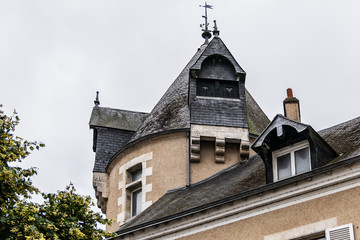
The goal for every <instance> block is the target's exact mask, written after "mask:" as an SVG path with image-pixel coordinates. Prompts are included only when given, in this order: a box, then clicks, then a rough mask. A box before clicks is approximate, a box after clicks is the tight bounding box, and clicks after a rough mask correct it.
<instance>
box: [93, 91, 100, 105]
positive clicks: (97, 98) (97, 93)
mask: <svg viewBox="0 0 360 240" xmlns="http://www.w3.org/2000/svg"><path fill="white" fill-rule="evenodd" d="M94 103H95V107H98V106H99V105H100V100H99V91H96V98H95V101H94Z"/></svg>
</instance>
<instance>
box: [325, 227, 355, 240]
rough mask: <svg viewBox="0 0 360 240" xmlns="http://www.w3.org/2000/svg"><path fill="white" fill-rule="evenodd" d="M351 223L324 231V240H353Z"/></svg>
mask: <svg viewBox="0 0 360 240" xmlns="http://www.w3.org/2000/svg"><path fill="white" fill-rule="evenodd" d="M354 239H355V238H354V229H353V225H352V223H349V224H346V225H342V226H339V227H335V228H330V229H326V240H354Z"/></svg>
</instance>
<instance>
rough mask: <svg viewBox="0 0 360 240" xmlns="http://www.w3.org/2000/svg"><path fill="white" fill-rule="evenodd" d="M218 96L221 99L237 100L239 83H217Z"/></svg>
mask: <svg viewBox="0 0 360 240" xmlns="http://www.w3.org/2000/svg"><path fill="white" fill-rule="evenodd" d="M219 82H220V94H219V97H222V98H239V82H237V81H219Z"/></svg>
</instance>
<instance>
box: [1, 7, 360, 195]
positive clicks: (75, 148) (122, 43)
mask: <svg viewBox="0 0 360 240" xmlns="http://www.w3.org/2000/svg"><path fill="white" fill-rule="evenodd" d="M199 4H203V2H201V1H197V0H178V1H173V0H153V1H148V0H137V1H129V0H128V1H125V0H116V1H115V0H107V1H104V0H102V1H95V0H61V1H60V0H59V1H51V0H42V1H40V0H32V1H28V0H11V1H10V0H0V83H1V84H0V89H1V92H0V103H1V104H3V105H4V107H3V109H4V110H5V111H6V113H7V114H8V115H11V113H12V111H13V109H16V111H17V112H18V113H19V116H20V119H21V123H20V126H19V127H18V129H17V130H16V132H17V134H18V135H20V136H22V137H24V138H25V139H28V140H39V141H42V142H44V143H45V144H46V147H45V148H43V149H41V150H40V151H38V152H35V153H33V154H32V155H31V157H29V158H28V160H26V161H25V162H26V164H27V166H28V165H31V166H36V167H38V168H39V170H38V172H39V174H38V176H37V177H36V178H35V185H37V186H38V187H39V188H40V189H41V190H42V191H46V192H55V191H56V190H59V189H64V187H65V185H66V184H68V183H69V182H70V181H71V182H73V183H74V184H75V186H76V188H77V189H78V190H79V192H81V193H82V194H86V195H91V196H92V197H94V191H93V189H92V167H93V164H94V153H93V152H92V131H90V130H89V126H88V122H89V118H90V114H91V110H92V107H93V105H94V103H93V101H94V98H95V92H96V91H100V101H101V106H103V107H112V108H120V109H126V110H134V111H145V112H149V111H151V109H152V108H153V107H154V106H155V104H156V103H157V101H158V100H159V99H160V97H161V96H162V94H164V93H165V91H166V89H167V88H168V87H169V86H170V84H171V83H172V82H173V81H174V80H175V78H176V77H177V75H178V74H179V73H180V72H181V70H182V69H183V68H184V67H185V65H186V64H187V62H188V61H189V60H190V58H191V57H192V56H193V55H194V54H195V52H196V50H197V48H198V47H199V46H200V45H201V44H202V43H203V39H202V38H201V29H200V26H199V25H200V24H201V23H202V22H203V18H202V17H201V16H202V14H203V9H202V8H200V7H199ZM208 4H211V5H214V9H213V10H210V11H209V18H210V20H211V25H212V20H213V19H216V20H217V23H218V27H219V29H220V37H221V38H222V40H223V41H224V42H225V44H226V45H227V47H228V48H229V50H230V51H231V52H232V54H233V55H234V57H235V59H236V60H237V61H238V63H239V64H240V65H241V66H242V68H243V69H244V70H245V71H246V72H247V78H246V86H247V88H248V90H249V91H250V93H251V94H252V95H253V97H254V98H255V99H256V101H257V102H258V104H259V105H260V106H261V107H262V109H263V110H264V112H265V113H266V114H267V115H268V117H269V118H270V119H272V118H273V117H274V116H275V115H276V114H277V113H282V111H283V110H282V109H283V107H282V101H283V99H284V98H285V97H286V88H288V87H291V88H293V91H294V95H295V96H296V97H297V98H298V99H299V100H300V105H301V114H302V120H303V122H304V123H307V124H310V125H311V126H313V127H314V128H315V130H320V129H323V128H327V127H330V126H332V125H335V124H337V123H340V122H343V121H346V120H350V119H352V118H355V117H357V116H359V115H360V104H359V102H360V94H359V88H360V81H359V80H360V77H359V69H360V1H358V0H344V1H338V0H336V1H335V0H293V1H289V0H242V1H229V0H221V1H220V0H212V1H210V0H209V1H208Z"/></svg>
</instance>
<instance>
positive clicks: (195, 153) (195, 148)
mask: <svg viewBox="0 0 360 240" xmlns="http://www.w3.org/2000/svg"><path fill="white" fill-rule="evenodd" d="M190 149H191V162H194V163H198V162H200V137H195V136H191V148H190Z"/></svg>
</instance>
